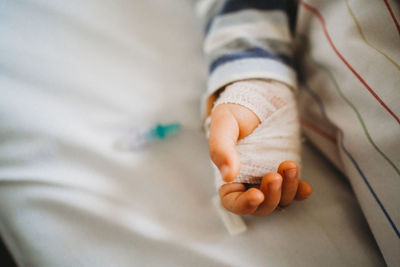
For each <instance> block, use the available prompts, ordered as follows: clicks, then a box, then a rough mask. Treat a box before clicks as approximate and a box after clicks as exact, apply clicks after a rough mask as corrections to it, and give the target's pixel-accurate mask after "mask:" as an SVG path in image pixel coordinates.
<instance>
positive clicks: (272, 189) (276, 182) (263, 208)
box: [253, 172, 282, 216]
mask: <svg viewBox="0 0 400 267" xmlns="http://www.w3.org/2000/svg"><path fill="white" fill-rule="evenodd" d="M260 189H261V191H262V192H263V193H264V202H263V203H262V204H261V205H260V206H259V207H258V209H257V210H256V211H255V212H254V213H253V215H255V216H264V215H267V214H269V213H271V212H272V211H274V210H275V209H276V207H277V206H278V204H279V201H280V200H281V191H282V176H281V175H280V174H279V173H276V172H271V173H268V174H267V175H265V176H264V178H263V179H262V181H261V186H260Z"/></svg>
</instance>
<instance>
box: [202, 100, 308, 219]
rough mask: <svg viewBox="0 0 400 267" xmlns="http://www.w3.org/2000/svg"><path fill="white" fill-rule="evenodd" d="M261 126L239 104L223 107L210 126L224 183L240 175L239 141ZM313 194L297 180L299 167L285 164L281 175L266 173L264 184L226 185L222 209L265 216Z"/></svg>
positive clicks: (211, 142)
mask: <svg viewBox="0 0 400 267" xmlns="http://www.w3.org/2000/svg"><path fill="white" fill-rule="evenodd" d="M259 124H260V120H259V118H258V116H257V115H256V114H255V113H254V112H253V111H251V110H250V109H248V108H246V107H244V106H242V105H239V104H230V103H227V104H220V105H218V106H217V107H216V108H215V109H214V111H213V113H212V115H211V124H210V136H209V148H210V157H211V160H212V161H213V162H214V164H215V165H216V166H217V167H218V169H219V170H220V173H221V176H222V178H223V180H224V181H225V182H232V181H234V180H235V178H236V177H237V176H238V174H239V172H240V165H241V163H240V158H239V154H238V152H237V150H236V143H237V141H238V140H240V139H242V138H245V137H246V136H248V135H250V134H251V133H252V132H253V131H254V130H255V129H256V128H257V127H258V125H259ZM311 193H312V188H311V186H310V185H309V184H308V183H307V182H304V181H300V180H298V166H297V164H296V163H295V162H293V161H284V162H282V163H281V164H280V165H279V168H278V172H270V173H266V174H265V175H264V177H263V178H262V180H261V184H260V185H259V186H256V187H251V188H246V185H245V184H243V183H230V184H224V185H222V186H221V187H220V189H219V194H220V198H221V202H222V204H223V206H224V207H225V208H226V209H227V210H229V211H231V212H233V213H236V214H239V215H244V214H251V215H256V216H263V215H267V214H269V213H271V212H272V211H274V210H275V209H276V208H277V207H278V205H280V206H287V205H289V204H290V203H291V202H292V201H293V200H294V199H296V200H304V199H306V198H308V197H309V196H310V195H311Z"/></svg>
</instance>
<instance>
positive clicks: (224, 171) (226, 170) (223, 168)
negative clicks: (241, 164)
mask: <svg viewBox="0 0 400 267" xmlns="http://www.w3.org/2000/svg"><path fill="white" fill-rule="evenodd" d="M219 171H220V172H221V176H222V179H225V177H226V175H227V174H228V173H229V167H228V166H227V165H222V166H221V168H220V169H219Z"/></svg>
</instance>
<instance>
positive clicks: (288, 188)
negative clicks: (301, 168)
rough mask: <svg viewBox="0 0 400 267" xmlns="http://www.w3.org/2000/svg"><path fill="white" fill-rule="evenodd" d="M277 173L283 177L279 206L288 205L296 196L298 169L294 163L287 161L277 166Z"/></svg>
mask: <svg viewBox="0 0 400 267" xmlns="http://www.w3.org/2000/svg"><path fill="white" fill-rule="evenodd" d="M278 173H279V174H280V175H282V177H283V183H282V196H281V202H280V203H279V204H280V205H281V206H287V205H289V204H290V203H291V202H292V201H293V199H294V198H295V196H296V193H297V187H298V184H299V180H298V167H297V164H296V163H295V162H294V161H291V160H287V161H284V162H282V163H281V164H280V165H279V168H278Z"/></svg>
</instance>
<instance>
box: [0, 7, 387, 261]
mask: <svg viewBox="0 0 400 267" xmlns="http://www.w3.org/2000/svg"><path fill="white" fill-rule="evenodd" d="M193 14H194V12H193V7H192V4H191V3H190V2H187V1H173V0H170V1H164V0H163V1H162V0H158V1H157V0H152V1H128V0H126V1H125V0H120V1H107V2H106V1H102V2H101V3H100V1H85V2H84V3H83V1H62V0H58V1H40V0H36V1H3V3H2V7H1V8H0V33H1V38H0V51H1V53H0V67H1V74H0V93H1V97H0V136H1V140H0V218H1V220H0V231H1V235H2V237H3V238H4V240H5V243H6V245H7V246H8V248H9V249H10V251H11V252H12V254H13V256H14V257H15V259H16V260H17V262H18V263H19V265H21V266H155V265H158V266H176V265H180V266H380V265H384V262H383V259H382V256H381V254H380V252H379V250H378V248H377V246H376V244H375V241H374V240H373V238H372V236H371V233H370V231H369V229H368V226H367V224H366V222H365V219H364V218H363V215H362V213H361V210H360V208H359V206H358V204H357V201H356V199H355V197H354V195H353V193H352V191H351V189H350V187H349V185H348V184H347V183H346V181H345V179H344V177H343V176H342V175H341V174H339V173H338V172H337V171H336V170H335V169H334V168H333V167H332V166H331V165H330V164H329V163H328V162H327V161H326V160H324V159H323V158H322V157H321V155H320V154H319V153H318V152H316V151H315V150H313V149H312V148H311V147H309V146H308V145H305V148H304V157H303V159H304V168H303V176H304V177H305V179H306V180H308V181H309V182H310V183H312V185H313V187H314V193H313V195H312V197H311V198H310V199H309V200H307V201H305V202H302V203H296V204H295V205H293V206H291V207H289V208H287V209H286V210H284V211H282V212H275V213H274V214H272V215H270V216H268V217H265V218H256V217H245V221H246V223H247V225H248V228H249V230H248V231H247V232H246V233H244V234H241V235H238V236H234V237H232V236H229V235H228V233H227V231H226V230H225V228H224V226H223V224H222V222H221V220H220V219H219V217H218V215H217V211H216V210H215V209H214V207H213V205H212V201H211V199H212V197H213V196H214V195H215V189H214V184H213V177H212V173H213V172H212V169H211V167H210V162H209V159H208V150H207V141H206V139H205V138H204V136H203V133H202V132H201V130H200V128H201V127H200V121H201V120H200V112H199V110H200V106H199V105H200V101H199V100H200V97H201V95H202V93H203V92H204V90H205V88H204V87H205V79H206V70H205V63H204V61H203V58H202V55H201V43H202V30H201V25H200V24H199V22H198V21H197V20H196V18H195V17H194V15H193ZM174 121H177V122H180V123H181V124H182V125H183V130H182V131H181V132H180V133H179V134H178V135H176V136H174V137H171V138H169V139H168V140H166V141H164V142H160V143H157V144H153V145H151V146H149V147H148V148H146V149H144V150H142V151H141V152H127V151H120V150H118V149H115V147H114V143H115V141H116V140H118V138H120V137H121V136H122V135H124V134H125V133H126V131H127V129H129V128H130V127H132V126H140V127H144V126H146V125H149V124H155V123H157V122H164V123H166V122H174Z"/></svg>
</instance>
